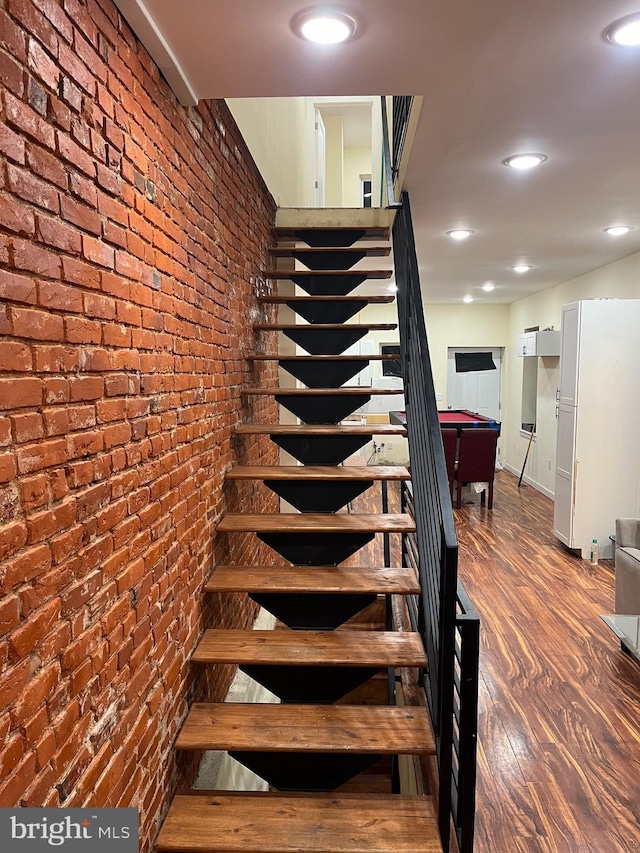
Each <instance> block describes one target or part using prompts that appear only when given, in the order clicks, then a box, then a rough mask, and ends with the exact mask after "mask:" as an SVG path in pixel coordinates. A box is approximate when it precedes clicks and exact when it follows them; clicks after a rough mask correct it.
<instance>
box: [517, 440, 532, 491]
mask: <svg viewBox="0 0 640 853" xmlns="http://www.w3.org/2000/svg"><path fill="white" fill-rule="evenodd" d="M535 431H536V424H534V425H533V429H532V430H531V435H530V436H529V444H528V445H527V452H526V453H525V455H524V462H523V463H522V471H520V479H519V480H518V488H520V486H521V485H522V478H523V477H524V469H525V466H526V464H527V459H528V458H529V451H530V450H531V442H532V441H533V435H534V433H535Z"/></svg>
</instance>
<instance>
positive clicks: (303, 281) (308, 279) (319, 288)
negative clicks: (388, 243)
mask: <svg viewBox="0 0 640 853" xmlns="http://www.w3.org/2000/svg"><path fill="white" fill-rule="evenodd" d="M289 277H290V279H291V281H293V282H294V284H297V285H298V286H299V287H301V288H302V289H303V290H304V291H305V293H308V294H309V296H346V295H347V294H349V293H351V291H352V290H355V289H356V287H357V286H358V285H359V284H362V282H363V281H366V280H367V274H366V272H363V273H362V275H340V274H339V273H336V275H296V274H295V272H292V273H291V275H290V276H289Z"/></svg>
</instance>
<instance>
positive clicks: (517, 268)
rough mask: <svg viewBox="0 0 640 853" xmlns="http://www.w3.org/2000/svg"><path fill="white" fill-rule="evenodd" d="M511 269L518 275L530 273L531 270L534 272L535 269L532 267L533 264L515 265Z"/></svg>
mask: <svg viewBox="0 0 640 853" xmlns="http://www.w3.org/2000/svg"><path fill="white" fill-rule="evenodd" d="M511 269H512V270H513V271H514V272H517V273H524V272H529V270H532V269H533V267H532V266H531V264H515V265H514V266H512V267H511Z"/></svg>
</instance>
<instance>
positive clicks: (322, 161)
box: [315, 107, 326, 207]
mask: <svg viewBox="0 0 640 853" xmlns="http://www.w3.org/2000/svg"><path fill="white" fill-rule="evenodd" d="M315 149H316V181H315V205H316V207H324V185H325V170H326V131H325V127H324V122H323V120H322V114H321V113H320V110H319V109H318V108H317V107H316V121H315Z"/></svg>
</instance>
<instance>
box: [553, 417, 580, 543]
mask: <svg viewBox="0 0 640 853" xmlns="http://www.w3.org/2000/svg"><path fill="white" fill-rule="evenodd" d="M575 447H576V409H575V407H574V406H565V405H564V404H563V403H560V405H559V406H558V440H557V444H556V489H555V496H554V503H553V532H554V533H555V535H556V536H557V537H558V539H560V541H561V542H564V544H565V545H568V546H569V548H572V547H573V512H574V506H573V505H574V499H573V492H574V488H575V483H574V467H575V458H576V452H575Z"/></svg>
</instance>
